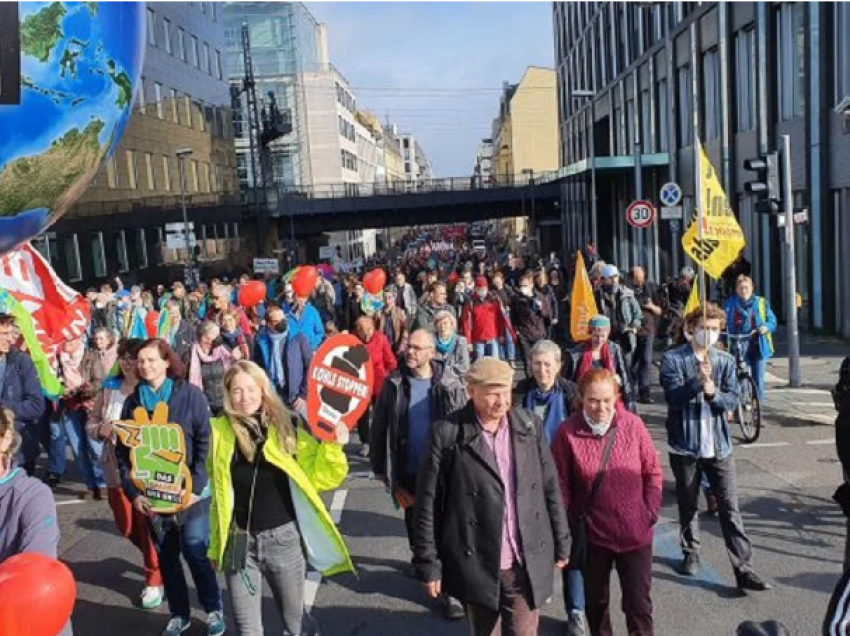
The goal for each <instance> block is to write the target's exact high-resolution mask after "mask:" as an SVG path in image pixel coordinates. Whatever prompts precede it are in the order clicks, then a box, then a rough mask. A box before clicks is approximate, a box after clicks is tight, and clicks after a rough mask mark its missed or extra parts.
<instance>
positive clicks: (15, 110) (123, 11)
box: [0, 2, 145, 255]
mask: <svg viewBox="0 0 850 636" xmlns="http://www.w3.org/2000/svg"><path fill="white" fill-rule="evenodd" d="M144 11H145V3H143V2H20V3H18V12H19V19H20V20H19V22H20V74H21V93H20V100H19V102H20V103H15V104H0V255H2V254H5V253H6V252H8V251H10V250H12V249H14V248H15V247H16V246H18V245H19V244H21V243H23V242H25V241H28V240H30V239H32V238H33V237H35V236H36V235H38V234H39V233H40V232H42V231H44V230H45V229H46V228H47V227H49V226H50V225H51V224H52V223H54V222H55V221H56V220H57V219H59V218H60V217H61V216H62V215H63V214H65V212H67V211H68V209H69V208H70V207H71V205H73V203H74V201H76V200H77V199H78V198H79V197H80V195H81V194H82V193H83V192H84V191H85V189H86V187H87V186H88V185H89V183H91V181H92V179H93V178H94V176H95V175H96V174H97V171H98V169H99V167H100V164H101V162H102V161H103V159H104V158H105V157H106V156H108V155H109V154H110V153H111V152H112V151H113V150H114V149H115V146H116V145H117V144H118V140H119V139H120V138H121V134H122V132H123V131H124V127H125V126H126V124H127V120H128V118H129V115H130V109H131V108H132V104H133V90H134V87H135V86H136V85H137V82H138V78H139V75H140V73H141V70H142V58H143V55H144V47H145V37H144V36H145V19H144V18H145V16H144ZM2 39H3V34H0V41H2Z"/></svg>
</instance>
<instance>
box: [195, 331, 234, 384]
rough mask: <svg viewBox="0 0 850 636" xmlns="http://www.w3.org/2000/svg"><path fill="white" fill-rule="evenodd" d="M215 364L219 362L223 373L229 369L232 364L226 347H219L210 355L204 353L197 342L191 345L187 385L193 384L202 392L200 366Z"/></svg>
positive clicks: (231, 358) (202, 382)
mask: <svg viewBox="0 0 850 636" xmlns="http://www.w3.org/2000/svg"><path fill="white" fill-rule="evenodd" d="M215 362H221V363H222V364H223V365H224V370H225V371H227V370H228V369H229V368H230V364H231V362H233V357H232V356H231V354H230V351H228V350H227V347H225V346H224V345H219V346H217V347H216V348H215V349H213V350H212V352H211V353H204V352H203V350H202V349H201V345H199V344H198V343H197V342H196V343H195V344H193V345H192V359H191V361H190V363H189V384H193V385H194V386H196V387H198V388H199V389H201V390H203V388H204V381H203V377H202V376H201V364H212V363H215Z"/></svg>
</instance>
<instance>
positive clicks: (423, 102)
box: [307, 2, 555, 177]
mask: <svg viewBox="0 0 850 636" xmlns="http://www.w3.org/2000/svg"><path fill="white" fill-rule="evenodd" d="M307 7H308V8H309V9H310V11H311V12H312V13H313V15H314V16H315V17H316V19H317V20H318V21H319V22H324V23H325V24H326V25H327V28H328V44H329V49H330V57H331V62H332V63H333V64H334V66H336V67H337V69H339V71H340V72H341V73H342V74H343V75H344V76H345V77H346V78H347V79H348V81H349V83H350V84H351V86H352V87H353V89H354V91H355V94H356V96H357V104H358V108H365V109H368V110H371V111H373V112H374V113H375V114H376V115H378V116H379V118H380V120H381V121H382V122H383V121H385V119H386V116H387V115H389V117H390V119H391V121H393V122H394V123H397V124H398V125H399V126H400V127H401V128H402V129H403V130H405V131H410V132H413V133H414V134H416V136H417V137H418V138H419V140H420V143H421V145H422V147H423V149H424V150H425V154H426V155H427V156H428V158H429V159H430V160H431V162H432V164H433V166H434V171H435V173H436V174H437V176H441V177H447V176H465V175H470V174H472V167H473V165H474V163H475V153H476V150H477V148H478V142H479V141H480V140H481V139H482V138H484V137H490V134H491V126H492V121H493V118H494V117H495V116H496V113H497V112H498V106H499V97H500V91H499V89H500V87H501V86H502V82H503V81H510V82H518V81H519V80H520V78H521V77H522V74H523V73H524V71H525V69H526V68H527V67H528V66H546V67H550V68H551V67H552V66H553V64H554V56H555V54H554V44H553V34H552V4H551V3H550V2H428V3H425V2H309V3H307ZM374 89H385V90H374ZM386 89H389V90H386Z"/></svg>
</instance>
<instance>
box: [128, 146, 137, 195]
mask: <svg viewBox="0 0 850 636" xmlns="http://www.w3.org/2000/svg"><path fill="white" fill-rule="evenodd" d="M126 153H127V175H128V177H129V179H130V182H129V187H130V189H131V190H135V189H136V188H138V186H139V169H138V166H137V165H136V152H135V151H134V150H127V151H126Z"/></svg>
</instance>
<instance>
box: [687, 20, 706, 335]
mask: <svg viewBox="0 0 850 636" xmlns="http://www.w3.org/2000/svg"><path fill="white" fill-rule="evenodd" d="M698 26H699V21H696V22H694V23H693V24H691V27H690V31H691V33H690V35H691V91H692V94H693V101H692V102H691V106H692V110H693V114H692V116H691V119H692V121H693V125H694V207H695V209H696V216H697V233H698V234H697V236H698V237H699V243H700V247H702V246H703V245H705V243H704V242H703V240H704V238H705V237H704V236H703V232H704V228H703V212H704V210H703V209H702V207H703V206H702V178H703V175H702V145H701V144H700V138H699V98H700V82H699V79H700V78H699V75H700V73H699V70H700V64H699V63H700V56H699V51H700V48H701V47H700V42H699V40H700V37H699V36H700V32H699V28H698ZM697 271H698V275H697V282H698V283H699V296H700V300H699V304H700V307H701V308H702V318H703V324H704V323H705V315H706V311H705V303H706V299H707V298H708V293H707V290H706V288H705V267H704V266H703V264H702V261H697Z"/></svg>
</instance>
